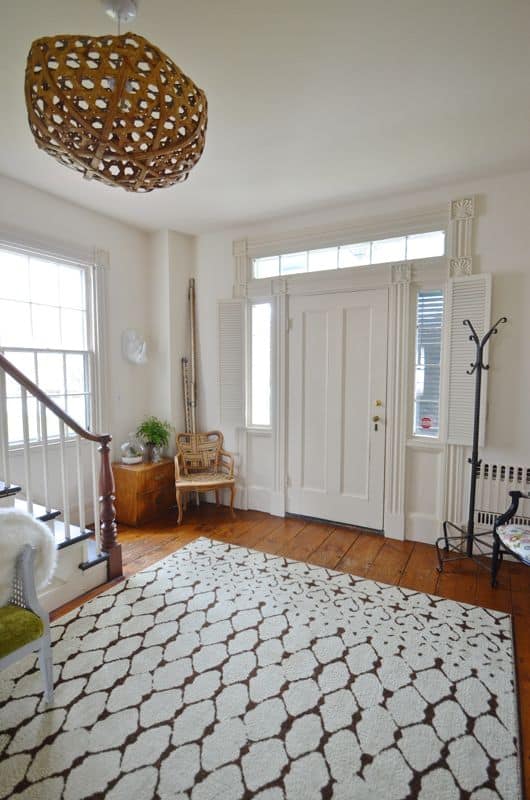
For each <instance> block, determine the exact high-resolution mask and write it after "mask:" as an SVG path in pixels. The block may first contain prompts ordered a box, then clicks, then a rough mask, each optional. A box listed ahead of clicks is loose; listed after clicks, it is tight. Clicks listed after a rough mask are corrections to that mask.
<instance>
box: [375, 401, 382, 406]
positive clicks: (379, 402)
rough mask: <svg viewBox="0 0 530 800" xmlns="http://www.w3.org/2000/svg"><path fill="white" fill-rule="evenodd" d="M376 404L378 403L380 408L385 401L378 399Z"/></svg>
mask: <svg viewBox="0 0 530 800" xmlns="http://www.w3.org/2000/svg"><path fill="white" fill-rule="evenodd" d="M375 404H376V406H377V407H378V408H380V407H381V406H382V405H383V401H382V400H376V401H375Z"/></svg>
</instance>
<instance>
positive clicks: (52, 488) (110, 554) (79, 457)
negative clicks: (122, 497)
mask: <svg viewBox="0 0 530 800" xmlns="http://www.w3.org/2000/svg"><path fill="white" fill-rule="evenodd" d="M6 375H8V376H9V377H10V378H12V379H13V380H14V381H15V382H16V383H17V384H18V386H19V387H20V413H21V416H22V424H23V425H22V426H23V432H24V438H23V442H22V443H21V444H20V445H19V443H18V442H17V445H16V446H15V447H14V446H11V447H10V445H9V416H8V412H7V401H6V392H5V385H6ZM28 396H29V397H32V398H35V400H36V402H37V404H38V420H39V432H38V436H35V432H33V438H31V437H30V431H29V424H28ZM52 418H55V420H57V422H55V421H53V422H54V429H55V430H58V436H57V435H56V436H48V433H47V431H48V428H50V429H51V425H50V421H52ZM111 440H112V437H111V436H110V434H95V433H92V432H90V431H88V430H85V429H84V428H82V427H81V426H80V425H79V424H78V423H77V422H76V421H75V420H74V419H73V418H72V417H70V416H69V415H68V414H67V413H66V412H65V411H64V410H63V409H62V408H60V407H59V406H58V405H57V404H56V403H55V402H54V401H53V400H52V399H51V398H50V397H48V396H47V395H46V394H45V393H44V392H43V391H42V390H41V389H40V388H39V387H38V386H37V385H36V384H34V383H33V382H32V381H31V380H30V379H29V378H27V377H26V376H25V375H24V374H23V373H21V372H20V371H19V370H18V369H17V368H16V367H15V366H14V364H12V363H11V362H10V361H9V360H8V359H7V358H6V357H5V356H4V355H2V354H1V353H0V470H1V474H2V480H0V508H17V509H21V510H23V511H26V512H28V513H29V514H31V515H32V516H33V517H35V518H36V519H39V520H41V521H43V522H44V523H45V524H46V525H47V526H48V527H49V528H50V530H51V531H52V533H53V535H54V537H55V541H56V544H57V550H58V559H57V569H56V573H55V576H54V578H53V580H52V582H51V583H50V585H49V586H47V587H46V588H45V589H44V590H43V591H42V592H41V593H39V599H40V602H41V604H42V605H43V607H44V608H46V610H48V611H51V610H53V609H55V608H58V607H59V606H61V605H63V604H64V603H67V602H69V601H70V600H73V599H75V598H76V597H79V596H80V595H82V594H84V593H85V592H87V591H89V590H90V589H93V588H95V587H97V586H100V585H102V584H104V583H106V582H107V581H109V580H113V579H115V578H118V577H120V576H121V575H122V561H121V546H120V545H119V543H118V541H117V527H116V519H115V508H114V479H113V475H112V468H111V464H110V442H111ZM98 460H99V468H98ZM23 487H24V488H23ZM59 508H60V509H62V510H59ZM0 557H1V538H0Z"/></svg>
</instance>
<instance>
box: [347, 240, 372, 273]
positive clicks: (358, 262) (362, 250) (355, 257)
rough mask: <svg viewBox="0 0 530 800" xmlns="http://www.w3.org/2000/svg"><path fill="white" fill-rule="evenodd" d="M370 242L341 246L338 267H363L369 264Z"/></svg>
mask: <svg viewBox="0 0 530 800" xmlns="http://www.w3.org/2000/svg"><path fill="white" fill-rule="evenodd" d="M370 250H371V242H360V243H359V244H341V246H340V248H339V267H340V268H341V269H342V268H344V267H363V266H366V265H367V264H369V263H370Z"/></svg>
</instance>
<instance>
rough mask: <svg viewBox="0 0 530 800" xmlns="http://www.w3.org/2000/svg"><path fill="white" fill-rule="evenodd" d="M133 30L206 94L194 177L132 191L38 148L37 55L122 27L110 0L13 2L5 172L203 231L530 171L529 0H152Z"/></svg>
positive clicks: (0, 149)
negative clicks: (31, 75)
mask: <svg viewBox="0 0 530 800" xmlns="http://www.w3.org/2000/svg"><path fill="white" fill-rule="evenodd" d="M130 27H131V29H132V30H135V31H136V32H138V33H140V34H142V35H143V36H146V37H147V38H148V39H151V40H152V41H153V43H155V44H156V45H158V46H159V47H160V48H161V49H163V50H165V51H166V52H167V53H168V55H170V56H171V57H172V58H173V59H174V61H175V62H176V63H177V64H178V65H179V66H180V67H181V68H182V69H183V70H184V72H186V73H187V74H188V75H190V76H191V77H192V78H193V79H194V80H195V82H196V83H197V84H198V85H199V86H201V87H202V88H203V89H204V90H205V91H206V94H207V96H208V101H209V128H208V134H207V143H206V149H205V152H204V155H203V157H202V159H201V161H200V163H199V164H198V166H197V167H196V168H195V169H194V170H193V171H192V172H191V174H190V177H189V179H188V181H187V182H186V183H184V184H181V185H177V186H174V187H172V188H169V189H161V190H158V191H155V192H152V193H150V194H147V195H135V194H130V193H127V192H125V191H123V190H122V189H120V188H112V187H107V186H104V185H102V184H98V183H96V182H94V181H90V182H89V181H85V180H83V179H82V178H81V177H80V176H79V175H78V174H76V173H74V172H71V171H70V170H68V169H66V168H64V167H62V166H60V165H59V164H57V163H56V162H55V161H54V160H53V159H51V158H50V157H49V156H47V155H45V154H44V153H43V152H41V151H39V150H38V149H37V147H36V145H35V144H34V143H33V140H32V136H31V134H30V132H29V128H28V125H27V121H26V114H25V108H24V96H23V83H24V68H25V60H26V55H27V52H28V49H29V45H30V43H31V41H32V40H33V39H35V38H37V37H39V36H44V35H52V34H58V33H92V34H95V35H101V34H104V33H108V32H114V30H115V26H114V23H112V21H111V20H109V19H108V18H107V17H106V16H105V15H104V13H103V11H102V9H101V7H100V3H99V0H74V1H72V0H17V2H16V3H15V2H6V3H4V4H3V9H2V25H1V30H0V71H1V81H0V87H1V88H0V91H1V94H2V98H1V99H2V103H1V106H0V107H1V109H2V123H3V124H2V125H1V126H0V173H4V174H5V175H8V176H10V177H13V178H17V179H18V180H21V181H23V182H25V183H28V184H31V185H33V186H36V187H38V188H41V189H45V190H47V191H49V192H52V193H53V194H56V195H59V196H61V197H64V198H66V199H68V200H70V201H72V202H75V203H79V204H80V205H83V206H85V207H87V208H91V209H94V210H97V211H100V212H103V213H106V214H108V215H110V216H113V217H116V218H118V219H121V220H123V221H126V222H129V223H131V224H134V225H137V226H140V227H142V228H146V229H158V228H164V227H169V228H173V229H175V230H179V231H184V232H189V233H199V232H203V231H207V230H214V229H220V228H224V227H232V226H235V225H240V224H245V223H249V222H255V221H259V220H261V219H266V218H270V217H279V216H283V215H285V214H290V213H299V212H304V211H310V210H315V209H318V208H322V207H329V206H334V205H337V206H338V205H341V204H344V203H347V202H352V201H356V200H361V199H363V198H366V197H376V196H379V195H383V194H388V193H395V192H398V191H404V190H408V189H416V188H423V187H428V186H430V185H433V184H434V183H438V184H439V183H446V182H449V181H452V180H454V179H461V178H466V177H473V176H485V175H489V174H495V173H501V172H509V171H513V170H517V169H522V168H528V167H530V46H529V42H530V4H529V3H528V2H527V0H503V1H502V2H499V0H466V2H464V3H463V2H462V0H444V2H439V0H398V1H396V0H325V1H324V0H267V2H263V0H194V1H193V2H187V1H186V0H140V7H139V16H138V18H137V19H136V20H135V23H134V25H131V26H130Z"/></svg>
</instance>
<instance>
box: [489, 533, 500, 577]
mask: <svg viewBox="0 0 530 800" xmlns="http://www.w3.org/2000/svg"><path fill="white" fill-rule="evenodd" d="M500 549H501V543H500V541H499V538H498V537H497V536H494V541H493V553H492V555H491V585H492V587H493V588H495V587H496V585H497V572H498V570H499V561H500Z"/></svg>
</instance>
